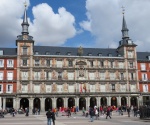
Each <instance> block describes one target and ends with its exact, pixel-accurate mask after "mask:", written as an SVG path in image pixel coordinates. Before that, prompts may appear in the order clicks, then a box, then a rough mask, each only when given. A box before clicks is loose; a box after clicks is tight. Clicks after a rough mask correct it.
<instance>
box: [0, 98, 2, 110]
mask: <svg viewBox="0 0 150 125" xmlns="http://www.w3.org/2000/svg"><path fill="white" fill-rule="evenodd" d="M1 109H2V98H1V97H0V110H1Z"/></svg>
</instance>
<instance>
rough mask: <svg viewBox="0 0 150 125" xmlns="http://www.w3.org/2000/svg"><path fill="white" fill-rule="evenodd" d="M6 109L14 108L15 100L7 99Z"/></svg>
mask: <svg viewBox="0 0 150 125" xmlns="http://www.w3.org/2000/svg"><path fill="white" fill-rule="evenodd" d="M6 108H13V98H6Z"/></svg>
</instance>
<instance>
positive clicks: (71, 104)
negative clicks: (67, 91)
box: [68, 98, 75, 108]
mask: <svg viewBox="0 0 150 125" xmlns="http://www.w3.org/2000/svg"><path fill="white" fill-rule="evenodd" d="M74 106H75V100H74V98H69V99H68V107H69V108H71V107H74Z"/></svg>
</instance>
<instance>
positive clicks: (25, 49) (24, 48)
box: [23, 47, 27, 55]
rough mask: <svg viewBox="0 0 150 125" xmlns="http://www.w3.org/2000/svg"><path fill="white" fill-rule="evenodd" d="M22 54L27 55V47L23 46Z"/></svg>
mask: <svg viewBox="0 0 150 125" xmlns="http://www.w3.org/2000/svg"><path fill="white" fill-rule="evenodd" d="M23 55H27V47H23Z"/></svg>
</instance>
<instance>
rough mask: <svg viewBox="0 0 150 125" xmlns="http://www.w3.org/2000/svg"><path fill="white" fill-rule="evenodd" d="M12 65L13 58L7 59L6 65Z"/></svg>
mask: <svg viewBox="0 0 150 125" xmlns="http://www.w3.org/2000/svg"><path fill="white" fill-rule="evenodd" d="M13 66H14V60H12V59H8V60H7V67H13Z"/></svg>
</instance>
